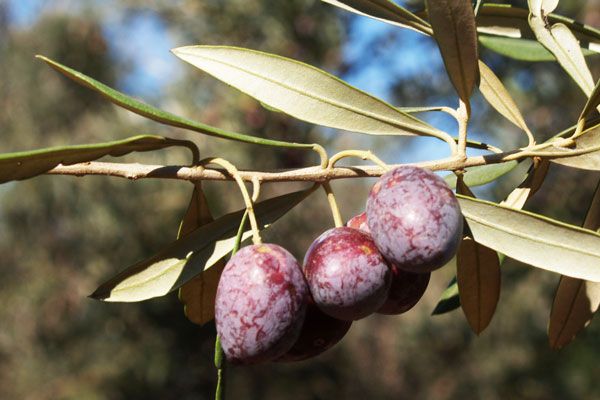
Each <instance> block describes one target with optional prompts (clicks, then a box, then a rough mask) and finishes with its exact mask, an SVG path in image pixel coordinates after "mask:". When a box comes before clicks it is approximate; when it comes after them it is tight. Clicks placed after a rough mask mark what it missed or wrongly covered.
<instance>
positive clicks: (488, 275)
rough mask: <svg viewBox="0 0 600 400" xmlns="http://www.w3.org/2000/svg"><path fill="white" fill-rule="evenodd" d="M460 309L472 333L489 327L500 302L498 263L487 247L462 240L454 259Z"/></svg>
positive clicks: (471, 240)
mask: <svg viewBox="0 0 600 400" xmlns="http://www.w3.org/2000/svg"><path fill="white" fill-rule="evenodd" d="M456 260H457V262H456V266H457V268H456V277H457V281H458V288H459V291H460V305H461V307H462V309H463V312H464V314H465V317H466V318H467V321H468V322H469V325H470V326H471V329H472V330H473V332H475V333H476V334H477V335H479V334H480V333H481V332H483V330H484V329H485V328H486V327H487V326H488V325H489V323H490V321H491V320H492V317H493V316H494V313H495V311H496V305H497V304H498V299H499V298H500V282H501V277H500V262H499V260H498V254H497V253H496V252H495V251H494V250H492V249H490V248H489V247H486V246H483V245H481V244H480V243H477V242H475V241H474V240H473V239H471V238H469V237H466V238H464V239H463V240H462V242H461V244H460V247H459V249H458V253H457V255H456Z"/></svg>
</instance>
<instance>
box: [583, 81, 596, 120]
mask: <svg viewBox="0 0 600 400" xmlns="http://www.w3.org/2000/svg"><path fill="white" fill-rule="evenodd" d="M599 105H600V80H598V82H597V83H596V86H594V90H593V91H592V93H591V94H590V97H589V98H588V100H587V101H586V103H585V106H584V107H583V110H582V111H581V114H580V115H579V119H580V120H582V119H585V117H587V116H589V115H591V113H592V112H593V111H595V110H597V109H598V106H599Z"/></svg>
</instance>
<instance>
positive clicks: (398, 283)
mask: <svg viewBox="0 0 600 400" xmlns="http://www.w3.org/2000/svg"><path fill="white" fill-rule="evenodd" d="M390 268H391V270H392V286H391V287H390V292H389V294H388V297H387V300H386V301H385V303H383V305H382V306H381V307H379V310H377V313H378V314H387V315H398V314H402V313H405V312H407V311H408V310H410V309H411V308H413V307H414V306H415V305H416V304H417V303H418V302H419V300H421V297H423V294H424V293H425V290H426V289H427V285H429V278H430V277H431V272H425V273H422V274H416V273H414V272H408V271H403V270H401V269H400V268H398V267H396V266H395V265H394V264H392V265H391V266H390Z"/></svg>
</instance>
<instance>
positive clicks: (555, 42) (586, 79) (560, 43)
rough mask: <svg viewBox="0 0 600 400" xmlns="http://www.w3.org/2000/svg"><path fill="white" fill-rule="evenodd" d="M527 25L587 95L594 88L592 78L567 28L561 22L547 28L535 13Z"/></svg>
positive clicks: (576, 43)
mask: <svg viewBox="0 0 600 400" xmlns="http://www.w3.org/2000/svg"><path fill="white" fill-rule="evenodd" d="M529 25H530V26H531V29H532V30H533V32H534V34H535V36H536V38H537V40H538V41H539V42H540V43H541V44H542V45H544V47H546V48H547V49H548V50H549V51H550V52H551V53H552V54H554V56H555V57H556V60H557V61H558V63H559V64H560V65H561V66H562V67H563V69H564V70H565V71H566V72H567V73H568V74H569V76H570V77H571V78H573V80H574V81H575V83H577V85H578V86H579V87H580V88H581V90H583V92H584V93H585V94H586V96H588V97H589V96H590V95H591V93H592V91H593V90H594V80H593V78H592V74H591V72H590V70H589V68H588V66H587V64H586V62H585V58H584V56H583V53H582V52H581V48H580V45H579V42H578V41H577V39H576V38H575V36H574V35H573V33H572V32H571V31H570V30H569V28H568V27H567V26H566V25H564V24H562V23H557V24H554V25H552V26H551V27H550V28H548V27H547V26H546V22H545V20H544V18H543V17H536V16H535V15H531V16H530V17H529Z"/></svg>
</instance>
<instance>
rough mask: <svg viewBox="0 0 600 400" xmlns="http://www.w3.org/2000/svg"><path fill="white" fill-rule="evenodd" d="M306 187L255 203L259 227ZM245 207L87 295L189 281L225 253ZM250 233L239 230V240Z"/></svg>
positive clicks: (156, 291) (110, 296) (113, 295)
mask: <svg viewBox="0 0 600 400" xmlns="http://www.w3.org/2000/svg"><path fill="white" fill-rule="evenodd" d="M317 187H318V185H314V186H312V187H311V188H310V189H306V190H301V191H297V192H292V193H288V194H285V195H282V196H278V197H274V198H271V199H268V200H265V201H262V202H260V203H257V204H255V207H254V210H255V213H256V217H257V219H258V221H259V224H260V228H261V229H265V228H266V227H268V226H269V225H270V224H271V223H273V222H275V221H276V220H278V219H279V218H280V217H282V216H283V215H285V214H286V213H287V212H288V211H289V210H291V209H292V208H293V207H294V206H296V205H297V204H299V203H300V202H301V201H302V200H304V199H305V198H306V197H307V196H308V195H310V194H311V193H312V192H313V191H314V190H315V189H316V188H317ZM244 213H245V209H243V210H239V211H236V212H233V213H230V214H227V215H225V216H223V217H220V218H218V219H216V220H215V221H213V222H211V223H209V224H206V225H203V226H201V227H199V228H198V229H196V230H194V231H192V232H190V233H189V234H187V235H185V236H183V237H181V238H179V239H177V240H176V241H175V242H173V243H171V244H169V245H168V246H166V247H165V248H164V249H162V250H161V251H160V252H159V253H157V254H156V255H154V256H152V257H150V258H148V259H146V260H143V261H140V262H138V263H136V264H134V265H132V266H130V267H128V268H126V269H125V270H124V271H122V272H121V273H119V274H118V275H116V276H115V277H113V278H111V279H109V280H108V281H106V282H105V283H103V284H102V285H100V287H99V288H98V289H96V291H95V292H94V293H93V294H92V295H91V296H90V297H92V298H95V299H98V300H104V301H122V302H132V301H142V300H147V299H150V298H153V297H158V296H163V295H165V294H167V293H169V292H171V291H173V290H176V289H178V288H179V287H181V286H182V285H183V284H185V283H187V282H189V281H190V280H191V279H192V278H194V277H195V276H196V275H198V274H199V273H202V272H203V271H209V270H210V268H211V267H213V266H214V265H215V264H216V263H217V262H218V261H219V260H221V259H222V258H223V257H224V256H226V255H227V254H229V252H231V250H232V249H233V247H234V245H235V243H236V236H237V235H236V232H237V229H238V227H239V223H240V220H241V219H242V216H243V214H244ZM250 236H251V231H250V230H246V231H245V232H244V233H243V236H242V240H245V239H247V238H249V237H250Z"/></svg>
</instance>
